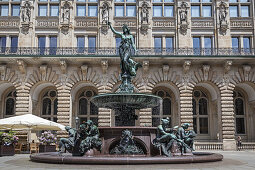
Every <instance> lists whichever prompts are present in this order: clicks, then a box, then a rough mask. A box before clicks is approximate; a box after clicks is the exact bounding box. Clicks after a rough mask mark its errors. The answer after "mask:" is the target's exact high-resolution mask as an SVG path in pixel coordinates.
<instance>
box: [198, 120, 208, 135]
mask: <svg viewBox="0 0 255 170" xmlns="http://www.w3.org/2000/svg"><path fill="white" fill-rule="evenodd" d="M199 128H200V134H208V118H199Z"/></svg>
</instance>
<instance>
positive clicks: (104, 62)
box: [101, 60, 108, 74]
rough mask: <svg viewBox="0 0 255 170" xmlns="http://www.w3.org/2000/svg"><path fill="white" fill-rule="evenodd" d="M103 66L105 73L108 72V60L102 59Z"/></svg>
mask: <svg viewBox="0 0 255 170" xmlns="http://www.w3.org/2000/svg"><path fill="white" fill-rule="evenodd" d="M101 67H102V70H103V73H104V74H105V73H106V72H107V69H108V60H102V61H101Z"/></svg>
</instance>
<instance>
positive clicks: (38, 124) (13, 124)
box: [0, 114, 65, 130]
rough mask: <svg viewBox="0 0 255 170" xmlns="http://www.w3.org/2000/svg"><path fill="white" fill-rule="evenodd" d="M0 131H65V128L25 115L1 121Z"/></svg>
mask: <svg viewBox="0 0 255 170" xmlns="http://www.w3.org/2000/svg"><path fill="white" fill-rule="evenodd" d="M0 129H12V130H26V129H28V130H65V126H64V125H61V124H59V123H56V122H53V121H50V120H46V119H43V118H41V117H38V116H35V115H32V114H25V115H20V116H13V117H9V118H5V119H0Z"/></svg>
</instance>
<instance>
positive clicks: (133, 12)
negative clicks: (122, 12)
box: [126, 6, 136, 17]
mask: <svg viewBox="0 0 255 170" xmlns="http://www.w3.org/2000/svg"><path fill="white" fill-rule="evenodd" d="M126 12H127V14H126V16H127V17H134V16H136V6H127V9H126Z"/></svg>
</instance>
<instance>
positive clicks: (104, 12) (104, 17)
mask: <svg viewBox="0 0 255 170" xmlns="http://www.w3.org/2000/svg"><path fill="white" fill-rule="evenodd" d="M101 16H102V24H106V25H107V23H108V21H109V4H108V2H107V1H105V2H104V3H103V5H102V11H101Z"/></svg>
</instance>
